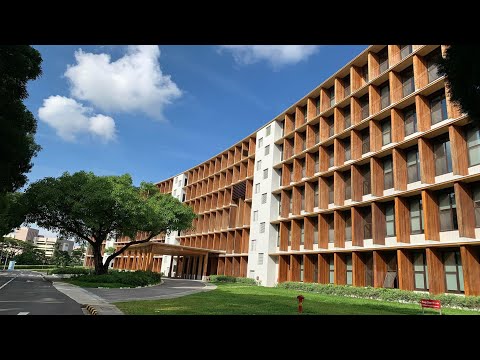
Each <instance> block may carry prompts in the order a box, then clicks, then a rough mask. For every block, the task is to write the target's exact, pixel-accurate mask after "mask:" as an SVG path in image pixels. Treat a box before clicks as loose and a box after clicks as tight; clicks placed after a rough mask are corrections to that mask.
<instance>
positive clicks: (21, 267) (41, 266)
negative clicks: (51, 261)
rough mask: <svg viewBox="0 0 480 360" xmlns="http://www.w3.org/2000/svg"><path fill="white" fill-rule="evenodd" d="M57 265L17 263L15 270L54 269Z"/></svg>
mask: <svg viewBox="0 0 480 360" xmlns="http://www.w3.org/2000/svg"><path fill="white" fill-rule="evenodd" d="M54 267H55V265H17V264H15V270H24V269H32V270H34V269H53V268H54Z"/></svg>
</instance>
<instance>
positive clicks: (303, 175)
mask: <svg viewBox="0 0 480 360" xmlns="http://www.w3.org/2000/svg"><path fill="white" fill-rule="evenodd" d="M300 164H301V166H302V178H304V177H306V176H307V167H306V166H305V160H303V161H302V162H301V163H300Z"/></svg>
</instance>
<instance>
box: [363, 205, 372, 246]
mask: <svg viewBox="0 0 480 360" xmlns="http://www.w3.org/2000/svg"><path fill="white" fill-rule="evenodd" d="M362 212H363V238H364V239H371V238H372V211H371V209H370V207H364V208H363V210H362Z"/></svg>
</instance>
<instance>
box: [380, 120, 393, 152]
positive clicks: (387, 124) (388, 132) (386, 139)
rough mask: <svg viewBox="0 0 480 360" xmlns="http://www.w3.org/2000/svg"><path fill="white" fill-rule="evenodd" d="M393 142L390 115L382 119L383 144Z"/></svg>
mask: <svg viewBox="0 0 480 360" xmlns="http://www.w3.org/2000/svg"><path fill="white" fill-rule="evenodd" d="M391 142H392V121H391V119H390V116H389V117H388V118H386V119H385V120H383V121H382V145H387V144H390V143H391Z"/></svg>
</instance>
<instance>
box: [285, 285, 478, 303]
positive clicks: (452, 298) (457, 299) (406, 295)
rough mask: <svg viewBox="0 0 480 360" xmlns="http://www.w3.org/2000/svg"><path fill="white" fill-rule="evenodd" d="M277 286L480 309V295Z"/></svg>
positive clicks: (341, 287)
mask: <svg viewBox="0 0 480 360" xmlns="http://www.w3.org/2000/svg"><path fill="white" fill-rule="evenodd" d="M277 287H279V288H283V289H291V290H298V291H309V292H314V293H319V294H324V295H336V296H351V297H357V298H363V299H377V300H383V301H392V302H412V303H418V302H419V301H420V300H421V299H436V300H440V301H441V304H442V307H443V306H445V307H459V308H465V309H480V296H467V297H463V296H456V295H447V294H442V295H431V294H428V293H417V292H413V291H405V290H399V289H385V288H373V287H370V286H367V287H356V286H349V285H333V284H317V283H301V282H283V283H279V284H278V285H277Z"/></svg>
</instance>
